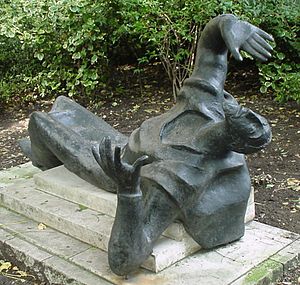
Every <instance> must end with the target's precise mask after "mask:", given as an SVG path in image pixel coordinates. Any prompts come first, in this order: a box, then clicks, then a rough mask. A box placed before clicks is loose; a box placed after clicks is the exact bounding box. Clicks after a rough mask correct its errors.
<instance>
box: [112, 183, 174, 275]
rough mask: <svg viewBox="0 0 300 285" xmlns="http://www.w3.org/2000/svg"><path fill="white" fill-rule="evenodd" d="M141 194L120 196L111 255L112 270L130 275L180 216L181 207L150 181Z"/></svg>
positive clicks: (113, 230)
mask: <svg viewBox="0 0 300 285" xmlns="http://www.w3.org/2000/svg"><path fill="white" fill-rule="evenodd" d="M146 185H147V188H146V189H145V191H144V193H145V195H144V197H142V195H118V208H117V213H116V218H115V223H114V226H113V229H112V233H111V237H110V242H109V249H108V258H109V264H110V267H111V269H112V270H113V272H115V273H116V274H118V275H127V274H128V273H130V272H132V271H134V270H136V269H137V268H138V267H139V266H140V265H141V264H142V263H143V262H144V261H145V260H146V259H147V257H148V256H149V255H150V253H151V251H152V249H153V245H154V243H155V242H156V241H157V239H158V238H159V236H160V235H161V234H162V232H163V231H164V230H165V229H166V228H167V227H168V226H169V225H170V224H171V223H172V222H173V221H174V220H175V219H176V218H177V217H178V215H179V209H178V207H177V206H176V205H175V204H174V203H173V201H172V200H171V199H170V198H169V197H168V194H167V193H166V192H165V191H163V190H162V189H160V188H159V186H158V185H155V184H154V183H151V182H150V183H147V184H146Z"/></svg>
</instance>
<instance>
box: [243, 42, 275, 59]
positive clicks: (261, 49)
mask: <svg viewBox="0 0 300 285" xmlns="http://www.w3.org/2000/svg"><path fill="white" fill-rule="evenodd" d="M247 42H248V44H249V45H250V46H251V47H252V48H254V49H255V50H256V51H257V52H259V53H260V54H261V55H263V56H264V57H267V58H270V57H271V56H272V55H271V53H270V52H269V51H267V50H266V49H265V48H264V47H263V46H262V45H260V44H258V43H257V42H256V41H255V40H254V39H253V38H249V39H248V40H247Z"/></svg>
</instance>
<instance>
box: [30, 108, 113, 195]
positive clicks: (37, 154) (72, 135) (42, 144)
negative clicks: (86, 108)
mask: <svg viewBox="0 0 300 285" xmlns="http://www.w3.org/2000/svg"><path fill="white" fill-rule="evenodd" d="M28 130H29V135H30V140H31V156H32V161H33V164H34V165H37V166H38V167H40V168H42V169H48V168H52V167H55V166H57V165H60V164H64V166H65V167H66V168H67V169H69V170H70V171H71V172H73V173H75V174H77V175H78V176H79V177H81V178H83V179H84V180H86V181H88V182H90V183H92V184H94V185H96V186H98V187H100V188H103V189H105V190H107V191H111V192H115V191H116V185H115V183H114V182H113V181H112V180H111V179H110V178H109V177H108V176H107V175H106V174H105V173H104V172H103V171H102V169H101V168H100V167H99V165H98V164H97V162H96V161H95V159H94V157H93V155H92V150H91V148H92V142H90V141H87V140H85V139H84V138H82V136H80V135H78V134H77V133H76V132H74V131H73V130H72V129H71V128H67V127H66V126H64V125H62V124H61V123H59V122H58V121H56V120H54V119H53V118H52V117H51V116H50V115H48V114H46V113H41V112H34V113H33V114H32V115H31V117H30V121H29V127H28Z"/></svg>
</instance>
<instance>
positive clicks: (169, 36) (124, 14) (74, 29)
mask: <svg viewBox="0 0 300 285" xmlns="http://www.w3.org/2000/svg"><path fill="white" fill-rule="evenodd" d="M296 2H297V1H296V0H266V1H255V0H237V1H230V0H201V1H200V0H199V1H191V0H187V1H181V0H168V1H164V0H107V1H91V0H31V1H27V0H2V3H1V5H0V14H1V18H0V69H1V74H0V101H10V100H15V98H16V97H19V94H26V96H25V97H24V96H23V97H22V99H23V100H24V99H30V98H32V97H33V98H34V97H35V96H37V95H38V96H57V95H61V94H64V95H69V96H77V97H81V98H87V99H89V97H91V96H93V95H94V94H95V92H97V90H99V89H100V88H103V87H104V86H105V84H106V83H107V82H108V79H109V74H110V72H111V70H110V69H111V68H110V66H111V63H112V62H113V63H118V61H120V60H121V59H122V61H123V62H124V58H125V62H126V60H129V59H128V58H129V57H132V56H133V57H135V58H136V59H138V62H139V64H140V66H139V67H138V70H139V71H141V70H142V67H143V64H146V63H148V62H150V61H154V60H155V61H156V60H159V61H161V62H162V63H163V65H164V67H165V70H166V72H167V74H168V76H169V78H170V80H171V82H172V85H173V90H174V94H175V95H176V93H177V91H178V89H179V88H180V87H181V84H182V82H183V80H184V79H185V78H186V77H187V76H188V75H189V74H190V71H191V67H192V65H193V61H194V57H195V51H196V41H197V38H198V35H199V31H201V30H202V28H203V27H204V25H205V24H206V23H207V22H208V21H209V20H210V19H211V18H212V17H214V16H216V15H217V14H221V13H233V14H236V15H237V16H239V17H240V18H242V19H245V20H248V21H250V22H251V23H253V24H255V25H259V26H260V27H262V28H263V29H265V30H267V31H268V32H269V33H271V34H273V35H274V37H275V40H276V44H277V46H276V50H277V55H276V57H275V59H274V60H273V61H272V62H270V63H269V64H267V65H265V64H264V65H259V68H260V74H261V82H262V84H263V87H262V91H268V90H270V89H273V91H274V92H275V93H276V96H277V98H278V100H280V101H284V100H288V99H294V100H298V101H299V96H300V95H299V92H298V90H297V89H298V87H299V86H298V85H299V83H298V82H299V75H298V74H299V64H296V63H295V62H297V61H298V62H299V58H298V56H299V52H300V47H299V42H297V35H299V22H300V21H299V7H298V6H297V4H296ZM283 57H284V58H283ZM297 92H298V93H297Z"/></svg>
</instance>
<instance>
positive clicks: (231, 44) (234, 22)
mask: <svg viewBox="0 0 300 285" xmlns="http://www.w3.org/2000/svg"><path fill="white" fill-rule="evenodd" d="M220 28H221V33H222V37H223V40H224V41H225V43H226V46H227V48H228V49H229V50H230V52H231V53H232V55H233V56H234V58H235V59H236V60H239V61H242V60H243V57H242V56H241V54H240V50H244V51H246V52H247V53H249V54H250V55H252V56H253V57H254V58H256V59H258V60H260V61H266V60H268V58H270V57H271V52H272V50H273V48H272V46H271V45H270V44H269V43H268V42H267V40H269V41H274V39H273V37H272V36H271V35H269V34H268V33H266V32H265V31H263V30H261V29H259V28H257V27H255V26H253V25H251V24H249V23H247V22H245V21H239V20H238V19H237V18H235V17H234V16H229V17H225V18H224V20H223V21H222V22H221V27H220Z"/></svg>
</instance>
